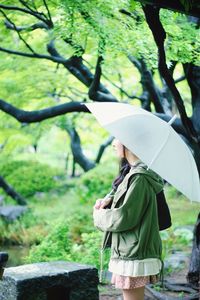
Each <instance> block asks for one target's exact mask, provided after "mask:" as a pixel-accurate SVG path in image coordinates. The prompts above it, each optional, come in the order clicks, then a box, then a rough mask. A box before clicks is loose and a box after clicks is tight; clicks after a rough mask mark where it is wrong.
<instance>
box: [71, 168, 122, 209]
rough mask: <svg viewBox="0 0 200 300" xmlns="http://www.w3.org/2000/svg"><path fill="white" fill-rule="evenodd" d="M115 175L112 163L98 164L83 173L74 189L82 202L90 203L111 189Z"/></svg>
mask: <svg viewBox="0 0 200 300" xmlns="http://www.w3.org/2000/svg"><path fill="white" fill-rule="evenodd" d="M116 176H117V173H116V170H115V168H114V165H113V164H112V163H111V164H109V168H106V165H105V164H101V165H98V166H97V167H95V168H94V169H92V170H90V171H89V172H87V173H85V174H83V175H82V176H81V178H80V181H79V184H78V185H77V188H76V191H77V195H78V197H79V198H80V202H81V203H82V204H89V205H92V204H94V202H95V199H97V198H103V197H104V196H105V195H106V194H107V193H108V192H110V190H111V189H112V182H113V180H114V178H115V177H116Z"/></svg>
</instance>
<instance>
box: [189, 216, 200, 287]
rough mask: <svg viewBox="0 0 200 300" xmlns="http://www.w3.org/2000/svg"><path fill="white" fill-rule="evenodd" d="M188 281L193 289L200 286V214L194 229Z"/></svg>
mask: <svg viewBox="0 0 200 300" xmlns="http://www.w3.org/2000/svg"><path fill="white" fill-rule="evenodd" d="M187 280H188V282H189V283H190V285H191V286H192V287H193V288H196V289H198V288H199V286H200V213H199V215H198V217H197V222H196V225H195V228H194V237H193V246H192V254H191V259H190V266H189V271H188V274H187Z"/></svg>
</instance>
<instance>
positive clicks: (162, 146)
mask: <svg viewBox="0 0 200 300" xmlns="http://www.w3.org/2000/svg"><path fill="white" fill-rule="evenodd" d="M169 135H170V127H169V128H168V135H167V138H166V139H165V141H164V142H163V144H162V145H161V146H160V148H159V149H158V151H157V152H156V154H155V155H154V157H153V158H152V160H151V162H150V164H149V165H148V168H147V170H149V169H150V167H151V166H152V164H153V163H154V162H155V160H156V159H157V157H158V155H159V154H160V152H161V151H162V149H163V148H164V146H165V145H166V143H167V141H168V139H169Z"/></svg>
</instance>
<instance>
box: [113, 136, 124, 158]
mask: <svg viewBox="0 0 200 300" xmlns="http://www.w3.org/2000/svg"><path fill="white" fill-rule="evenodd" d="M112 146H113V148H114V150H115V151H116V154H117V156H119V157H120V158H122V157H124V145H123V144H122V143H121V142H120V141H119V140H117V139H116V138H114V140H113V142H112Z"/></svg>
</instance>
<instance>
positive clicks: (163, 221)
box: [156, 190, 172, 231]
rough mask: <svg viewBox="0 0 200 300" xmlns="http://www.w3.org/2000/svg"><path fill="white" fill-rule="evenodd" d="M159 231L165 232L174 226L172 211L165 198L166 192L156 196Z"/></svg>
mask: <svg viewBox="0 0 200 300" xmlns="http://www.w3.org/2000/svg"><path fill="white" fill-rule="evenodd" d="M156 200H157V210H158V225H159V230H160V231H161V230H165V229H167V228H169V227H170V226H171V225H172V221H171V215H170V210H169V207H168V204H167V201H166V198H165V194H164V191H163V190H162V191H161V192H160V193H158V194H156Z"/></svg>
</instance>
